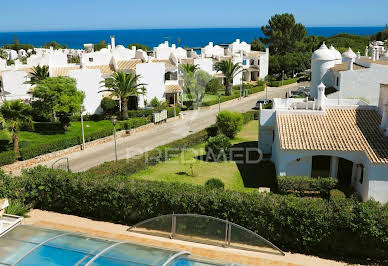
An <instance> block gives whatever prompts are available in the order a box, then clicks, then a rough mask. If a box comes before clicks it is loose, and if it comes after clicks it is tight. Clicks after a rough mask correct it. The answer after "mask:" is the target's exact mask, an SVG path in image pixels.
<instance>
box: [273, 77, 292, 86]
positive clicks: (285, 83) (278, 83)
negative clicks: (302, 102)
mask: <svg viewBox="0 0 388 266" xmlns="http://www.w3.org/2000/svg"><path fill="white" fill-rule="evenodd" d="M297 80H298V79H296V78H295V79H285V80H283V81H281V80H278V81H271V82H270V83H269V86H271V87H280V86H282V84H283V86H284V85H288V84H292V83H296V82H297Z"/></svg>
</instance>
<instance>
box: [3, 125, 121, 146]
mask: <svg viewBox="0 0 388 266" xmlns="http://www.w3.org/2000/svg"><path fill="white" fill-rule="evenodd" d="M106 128H109V129H112V132H113V126H112V123H111V122H110V121H109V120H102V121H98V122H94V121H84V129H85V135H86V134H88V133H93V132H96V131H99V130H101V129H106ZM81 134H82V131H81V122H71V125H70V127H69V128H68V130H67V131H66V132H64V133H57V134H40V133H36V132H29V131H20V132H19V134H18V136H19V142H20V144H21V146H22V145H29V144H40V143H46V142H50V141H55V140H61V139H63V138H67V137H74V136H81ZM6 140H8V141H11V136H10V134H9V133H8V132H7V131H5V130H2V131H0V141H6Z"/></svg>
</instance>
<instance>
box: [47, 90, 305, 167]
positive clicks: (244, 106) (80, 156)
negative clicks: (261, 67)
mask: <svg viewBox="0 0 388 266" xmlns="http://www.w3.org/2000/svg"><path fill="white" fill-rule="evenodd" d="M300 85H301V84H291V85H288V86H284V87H280V88H268V98H269V99H272V98H284V97H285V93H286V92H287V91H288V90H289V89H292V88H296V87H298V86H300ZM265 96H266V93H265V92H259V93H256V94H252V95H250V96H249V97H247V98H243V99H241V100H234V101H229V102H224V103H222V104H221V110H230V111H236V112H247V111H249V110H251V109H252V108H253V107H255V104H256V101H257V100H258V99H260V98H265ZM217 113H218V105H216V106H212V107H211V108H208V109H202V110H196V111H187V112H184V114H183V119H180V120H175V121H173V122H169V123H167V124H163V125H160V126H157V127H155V128H152V129H148V130H145V131H143V132H138V133H136V134H133V135H130V136H128V137H124V138H120V139H118V140H117V150H118V159H126V158H131V157H133V156H135V155H137V154H141V153H144V152H146V151H149V150H152V149H154V148H155V147H157V146H160V145H164V144H167V143H170V142H172V141H175V140H178V139H181V138H184V137H186V136H188V135H190V134H192V133H195V132H198V131H200V130H202V129H205V128H206V127H208V126H210V125H212V124H214V123H215V121H216V115H217ZM67 157H68V158H69V164H70V169H71V170H72V171H73V172H81V171H85V170H87V169H89V168H91V167H94V166H97V165H100V164H102V163H104V162H108V161H113V160H114V159H115V152H114V142H113V141H112V142H107V143H103V144H99V145H96V146H93V147H90V148H87V149H86V150H84V151H79V152H75V153H72V154H70V155H68V156H67ZM54 161H56V160H51V161H46V162H44V163H42V164H43V165H46V166H51V165H52V164H53V162H54Z"/></svg>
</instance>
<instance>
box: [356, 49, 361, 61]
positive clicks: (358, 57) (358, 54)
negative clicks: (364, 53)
mask: <svg viewBox="0 0 388 266" xmlns="http://www.w3.org/2000/svg"><path fill="white" fill-rule="evenodd" d="M360 58H361V53H360V51H358V52H357V59H360Z"/></svg>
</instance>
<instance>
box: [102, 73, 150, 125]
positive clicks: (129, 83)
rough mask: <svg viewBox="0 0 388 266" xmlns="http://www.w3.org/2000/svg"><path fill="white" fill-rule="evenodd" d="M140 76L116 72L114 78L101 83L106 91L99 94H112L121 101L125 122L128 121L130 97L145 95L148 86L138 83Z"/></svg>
mask: <svg viewBox="0 0 388 266" xmlns="http://www.w3.org/2000/svg"><path fill="white" fill-rule="evenodd" d="M139 78H140V75H136V74H135V73H133V72H129V73H128V74H126V73H125V72H122V71H120V72H116V73H113V75H112V76H110V77H109V78H106V79H105V80H103V81H102V82H101V83H102V84H103V87H106V88H107V89H106V90H101V91H99V92H105V91H108V92H112V95H113V96H117V97H119V98H120V101H121V116H122V118H123V119H124V120H127V119H128V97H130V96H139V95H144V94H145V92H146V90H145V88H144V86H145V85H146V84H143V83H138V81H139Z"/></svg>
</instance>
